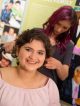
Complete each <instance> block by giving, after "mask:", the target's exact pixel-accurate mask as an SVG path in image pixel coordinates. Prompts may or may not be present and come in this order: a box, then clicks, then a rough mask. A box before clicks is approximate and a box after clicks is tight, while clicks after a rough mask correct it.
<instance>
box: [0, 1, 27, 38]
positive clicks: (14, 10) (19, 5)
mask: <svg viewBox="0 0 80 106" xmlns="http://www.w3.org/2000/svg"><path fill="white" fill-rule="evenodd" d="M25 4H26V0H2V3H1V5H0V27H1V28H2V30H3V33H2V37H3V35H4V30H5V28H6V27H8V28H9V27H10V28H13V29H16V30H17V34H18V33H19V30H20V28H21V23H22V19H23V17H24V16H23V13H24V9H25ZM8 28H7V29H8Z"/></svg>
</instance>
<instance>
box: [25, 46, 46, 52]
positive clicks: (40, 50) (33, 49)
mask: <svg viewBox="0 0 80 106" xmlns="http://www.w3.org/2000/svg"><path fill="white" fill-rule="evenodd" d="M26 48H30V49H32V50H34V49H33V48H31V47H29V46H26V47H25V49H26ZM38 51H39V52H43V53H44V52H45V50H38Z"/></svg>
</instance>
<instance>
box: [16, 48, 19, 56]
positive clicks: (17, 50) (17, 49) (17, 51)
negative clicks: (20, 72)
mask: <svg viewBox="0 0 80 106" xmlns="http://www.w3.org/2000/svg"><path fill="white" fill-rule="evenodd" d="M15 53H16V56H17V57H18V53H19V48H18V47H16V52H15Z"/></svg>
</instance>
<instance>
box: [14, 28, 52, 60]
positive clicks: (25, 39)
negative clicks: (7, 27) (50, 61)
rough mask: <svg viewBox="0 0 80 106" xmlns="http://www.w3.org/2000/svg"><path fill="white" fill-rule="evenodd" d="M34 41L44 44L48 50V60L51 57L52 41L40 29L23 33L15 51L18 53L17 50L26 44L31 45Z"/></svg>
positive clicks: (17, 41)
mask: <svg viewBox="0 0 80 106" xmlns="http://www.w3.org/2000/svg"><path fill="white" fill-rule="evenodd" d="M33 40H38V41H41V42H42V43H43V45H44V47H45V50H46V58H47V57H50V56H51V44H50V40H49V38H48V37H47V35H46V34H45V33H44V32H42V31H41V30H40V29H38V28H33V29H28V30H25V31H23V32H22V33H21V34H20V35H19V37H18V39H17V40H16V44H15V48H14V49H13V51H14V52H15V53H16V49H17V48H19V49H20V48H21V46H23V45H25V44H26V43H30V42H32V41H33Z"/></svg>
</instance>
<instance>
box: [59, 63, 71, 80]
mask: <svg viewBox="0 0 80 106" xmlns="http://www.w3.org/2000/svg"><path fill="white" fill-rule="evenodd" d="M68 72H69V66H68V65H63V64H61V63H59V64H58V66H57V74H58V76H59V78H60V79H61V80H65V79H66V78H67V77H68Z"/></svg>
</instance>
